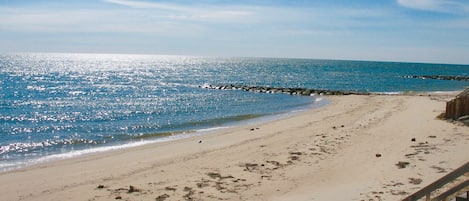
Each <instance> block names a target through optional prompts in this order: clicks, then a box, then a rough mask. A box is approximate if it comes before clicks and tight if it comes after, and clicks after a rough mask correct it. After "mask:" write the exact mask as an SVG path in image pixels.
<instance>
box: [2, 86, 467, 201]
mask: <svg viewBox="0 0 469 201" xmlns="http://www.w3.org/2000/svg"><path fill="white" fill-rule="evenodd" d="M454 95H455V94H450V95H444V94H432V95H421V96H419V95H412V96H405V95H396V96H384V95H383V96H381V95H380V96H379V95H370V96H355V95H352V96H333V97H327V98H328V99H330V100H331V104H330V105H328V106H326V107H322V108H316V109H311V110H309V111H307V112H303V113H300V114H297V115H294V116H291V117H287V118H283V119H279V120H275V121H272V122H266V123H260V124H257V125H246V126H238V127H235V128H229V129H225V130H220V131H217V132H215V133H212V134H208V135H204V136H198V137H193V138H186V139H182V140H178V141H171V142H164V143H157V144H150V145H145V146H141V147H136V148H129V149H123V150H118V151H111V152H106V153H100V154H94V155H88V156H84V157H79V158H73V159H67V160H61V161H55V162H49V163H45V164H40V165H35V166H31V167H28V168H24V169H20V170H16V171H12V172H6V173H0V194H1V195H2V198H1V200H8V201H13V200H116V199H117V200H159V201H161V200H279V201H280V200H367V201H368V200H399V199H402V198H403V197H405V196H406V195H408V194H410V193H413V192H415V191H417V190H418V189H420V188H422V187H424V186H426V185H427V184H429V183H431V182H433V181H434V180H436V179H438V178H440V177H442V176H443V175H445V174H447V173H448V172H449V171H451V170H453V169H456V168H458V167H459V166H461V165H462V164H464V163H466V162H467V161H469V155H468V154H467V153H469V127H467V126H463V125H461V124H457V123H451V122H447V121H443V120H439V119H437V118H436V117H437V116H438V115H439V114H441V113H442V112H444V109H445V102H446V101H448V100H450V99H451V98H452V97H453V96H454ZM400 162H401V163H400ZM398 163H400V164H403V165H401V166H398V165H396V164H398Z"/></svg>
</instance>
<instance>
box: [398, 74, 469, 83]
mask: <svg viewBox="0 0 469 201" xmlns="http://www.w3.org/2000/svg"><path fill="white" fill-rule="evenodd" d="M402 77H404V78H417V79H434V80H456V81H466V82H469V76H462V75H409V76H402Z"/></svg>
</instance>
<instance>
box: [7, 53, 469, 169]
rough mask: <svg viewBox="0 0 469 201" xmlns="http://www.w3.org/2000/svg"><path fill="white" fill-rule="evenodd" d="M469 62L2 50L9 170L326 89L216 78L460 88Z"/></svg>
mask: <svg viewBox="0 0 469 201" xmlns="http://www.w3.org/2000/svg"><path fill="white" fill-rule="evenodd" d="M412 75H465V76H469V66H468V65H447V64H424V63H399V62H371V61H337V60H313V59H280V58H230V57H197V56H167V55H123V54H59V53H21V54H0V78H1V79H0V84H1V88H0V172H3V171H9V170H14V169H17V168H20V167H25V166H28V165H32V164H37V163H42V162H46V161H50V160H57V159H63V158H69V157H75V156H80V155H83V154H89V153H95V152H100V151H107V150H113V149H120V148H123V147H131V146H140V145H142V144H148V143H155V142H162V141H168V140H174V139H179V138H183V137H188V136H194V135H202V134H205V133H207V132H208V131H212V130H216V129H222V128H227V127H231V126H234V125H236V124H240V123H247V122H253V121H261V120H262V119H264V120H265V119H269V118H275V117H278V116H282V115H288V114H291V113H292V112H295V111H302V110H305V109H308V108H311V107H321V106H323V105H326V104H327V100H326V99H324V98H322V97H321V96H292V95H287V94H281V93H279V94H264V93H254V92H246V91H241V90H212V89H206V88H204V87H200V86H207V85H230V84H233V85H250V86H269V87H301V88H314V89H330V90H346V91H360V92H379V93H406V92H411V91H418V92H422V91H456V90H462V89H464V88H465V87H467V86H468V85H469V84H468V82H464V81H448V80H431V79H413V78H408V77H406V76H412Z"/></svg>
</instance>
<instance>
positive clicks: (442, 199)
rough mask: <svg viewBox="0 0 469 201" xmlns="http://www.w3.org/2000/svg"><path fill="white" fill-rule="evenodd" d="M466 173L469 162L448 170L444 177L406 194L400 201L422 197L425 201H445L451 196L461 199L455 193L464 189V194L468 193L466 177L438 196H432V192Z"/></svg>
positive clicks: (462, 191)
mask: <svg viewBox="0 0 469 201" xmlns="http://www.w3.org/2000/svg"><path fill="white" fill-rule="evenodd" d="M467 173H469V162H467V163H466V164H464V165H463V166H461V167H459V168H458V169H456V170H454V171H452V172H450V173H449V174H447V175H445V176H444V177H442V178H440V179H438V180H436V181H435V182H433V183H431V184H430V185H428V186H426V187H425V188H422V189H421V190H419V191H417V192H415V193H414V194H412V195H409V196H407V197H406V198H404V199H403V200H402V201H416V200H420V199H422V198H424V197H425V198H424V199H425V201H446V200H451V199H452V198H456V200H462V198H459V197H457V195H458V194H459V193H464V192H465V191H466V194H468V192H467V190H469V189H468V187H469V179H467V178H466V180H464V181H463V182H461V183H459V184H457V185H455V186H453V187H452V188H450V189H448V190H447V191H446V192H443V193H441V194H440V195H438V196H435V197H433V198H432V193H433V192H435V191H436V190H438V189H440V188H441V187H443V186H444V185H446V184H448V183H450V182H453V181H454V180H455V179H456V178H459V177H461V176H463V175H465V174H467ZM452 196H454V197H452Z"/></svg>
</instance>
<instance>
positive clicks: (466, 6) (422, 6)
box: [397, 0, 469, 14]
mask: <svg viewBox="0 0 469 201" xmlns="http://www.w3.org/2000/svg"><path fill="white" fill-rule="evenodd" d="M397 3H398V4H399V5H401V6H404V7H407V8H412V9H417V10H427V11H434V12H443V13H453V14H467V12H469V1H467V0H397Z"/></svg>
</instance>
